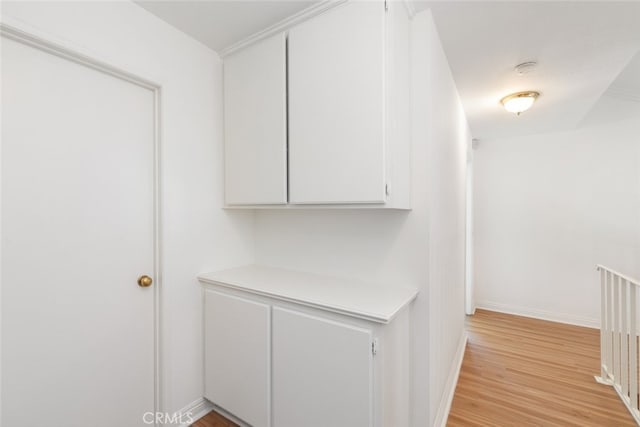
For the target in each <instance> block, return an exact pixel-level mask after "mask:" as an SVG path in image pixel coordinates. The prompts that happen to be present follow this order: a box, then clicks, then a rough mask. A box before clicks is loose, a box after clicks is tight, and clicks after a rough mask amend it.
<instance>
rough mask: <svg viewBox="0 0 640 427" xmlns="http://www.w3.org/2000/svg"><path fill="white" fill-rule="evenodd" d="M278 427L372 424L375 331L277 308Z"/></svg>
mask: <svg viewBox="0 0 640 427" xmlns="http://www.w3.org/2000/svg"><path fill="white" fill-rule="evenodd" d="M272 340H273V372H272V375H273V376H272V380H273V396H272V399H273V424H274V427H329V426H331V427H370V426H372V425H373V402H372V399H373V359H372V357H373V356H372V353H371V343H372V333H371V331H370V330H367V329H362V328H358V327H354V326H351V325H346V324H342V323H337V322H333V321H329V320H326V319H322V318H319V317H314V316H310V315H307V314H303V313H299V312H295V311H291V310H286V309H281V308H278V307H274V308H273V329H272Z"/></svg>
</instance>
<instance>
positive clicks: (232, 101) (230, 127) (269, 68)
mask: <svg viewBox="0 0 640 427" xmlns="http://www.w3.org/2000/svg"><path fill="white" fill-rule="evenodd" d="M286 79H287V77H286V39H285V35H284V34H277V35H276V36H273V37H270V38H268V39H265V40H262V41H260V42H258V43H256V44H254V45H252V46H249V47H248V48H246V49H243V50H241V51H238V52H236V53H234V54H232V55H230V56H228V57H226V58H225V59H224V116H225V199H226V203H227V205H247V204H257V205H261V204H284V203H287V123H286V114H287V113H286V111H287V110H286V109H287V106H286V82H287V80H286Z"/></svg>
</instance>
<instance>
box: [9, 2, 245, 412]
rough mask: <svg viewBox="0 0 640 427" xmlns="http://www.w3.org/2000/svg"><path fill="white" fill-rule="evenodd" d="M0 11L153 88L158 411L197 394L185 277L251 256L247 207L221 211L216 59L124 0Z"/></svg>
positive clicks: (190, 280) (191, 290)
mask: <svg viewBox="0 0 640 427" xmlns="http://www.w3.org/2000/svg"><path fill="white" fill-rule="evenodd" d="M2 14H3V16H2V19H3V21H5V22H9V21H11V22H14V23H18V24H20V26H24V27H30V28H32V29H33V31H35V32H37V33H38V34H45V35H48V36H51V37H52V38H53V39H54V40H58V41H62V42H63V43H64V44H68V45H72V46H77V47H78V48H79V49H81V50H82V51H84V52H87V53H90V54H91V55H92V56H94V57H96V58H98V59H101V60H103V61H105V62H107V63H110V64H111V65H114V66H116V67H119V68H121V69H124V70H126V71H129V72H131V73H134V74H137V75H139V76H141V77H144V78H147V79H149V80H152V81H154V82H156V83H159V84H161V85H162V95H161V96H162V99H161V102H162V107H161V108H162V113H163V114H162V128H163V134H162V143H161V151H162V153H161V155H162V166H161V167H162V171H161V181H162V184H161V185H162V227H161V232H162V238H163V242H162V251H163V254H162V257H163V259H162V263H163V264H162V280H163V288H162V290H161V295H162V358H163V378H162V381H163V384H162V389H163V408H162V410H164V411H170V412H172V411H176V410H178V409H181V408H183V407H185V406H186V405H187V404H189V403H191V402H193V401H195V400H197V399H199V398H200V397H201V396H202V393H203V372H202V366H203V361H202V331H201V324H202V322H201V316H202V310H201V304H202V303H201V294H200V287H199V285H198V282H197V281H196V279H195V277H196V275H197V274H198V273H200V272H203V271H211V270H215V269H220V268H226V267H231V266H235V265H241V264H246V263H250V262H252V260H253V231H252V229H253V215H252V213H251V212H233V213H231V212H225V211H223V210H222V209H221V206H222V205H223V181H222V179H223V174H222V172H223V170H222V165H223V163H222V154H223V153H222V96H221V93H222V79H221V73H222V67H221V61H220V59H219V58H218V56H217V54H216V53H215V52H213V51H211V50H210V49H208V48H206V47H205V46H203V45H201V44H200V43H198V42H196V41H194V40H193V39H191V38H189V37H187V36H186V35H184V34H183V33H181V32H179V31H177V30H175V29H174V28H173V27H170V26H169V25H168V24H166V23H164V22H163V21H161V20H159V19H158V18H156V17H154V16H153V15H150V14H149V13H147V12H146V11H144V10H143V9H142V8H140V7H138V6H136V5H135V4H133V3H129V2H85V3H82V2H59V3H58V2H41V3H35V2H19V3H12V2H3V4H2ZM150 362H151V361H150Z"/></svg>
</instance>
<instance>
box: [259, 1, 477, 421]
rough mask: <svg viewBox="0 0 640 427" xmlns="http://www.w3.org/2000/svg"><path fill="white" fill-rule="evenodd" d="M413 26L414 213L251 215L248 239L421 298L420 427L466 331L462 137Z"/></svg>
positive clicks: (418, 20)
mask: <svg viewBox="0 0 640 427" xmlns="http://www.w3.org/2000/svg"><path fill="white" fill-rule="evenodd" d="M413 27H414V28H413V40H412V43H413V47H414V52H413V59H414V63H415V67H414V78H413V85H414V86H413V92H412V93H413V95H412V96H413V98H414V115H413V122H414V128H413V145H412V165H411V166H412V183H413V194H412V198H413V202H412V205H413V210H412V211H410V212H406V211H370V210H313V211H311V210H309V211H303V210H296V211H293V210H288V211H258V212H257V213H256V231H255V232H256V262H258V263H260V264H265V265H272V266H278V267H283V268H291V269H298V270H303V271H310V272H318V273H324V274H333V275H340V276H346V277H354V278H359V279H363V280H370V281H376V282H381V283H388V284H391V285H398V286H406V285H409V286H414V287H417V288H419V289H420V290H421V292H420V295H419V296H418V299H417V300H416V302H415V303H414V306H413V308H412V319H413V322H414V326H413V327H414V331H413V354H412V357H413V369H412V377H413V380H414V384H413V394H414V399H413V414H412V419H413V420H412V425H413V426H416V427H418V426H420V427H423V426H426V425H431V423H432V421H433V419H434V417H435V412H436V408H437V406H438V404H439V403H440V399H441V395H442V393H443V390H444V382H445V380H446V378H447V375H448V373H449V370H450V366H451V364H452V360H453V355H454V353H455V350H456V346H457V344H458V341H459V339H460V336H461V334H462V329H463V319H464V306H463V304H464V302H463V301H464V296H463V295H464V287H463V284H464V182H465V147H466V144H467V139H468V138H469V135H468V132H467V124H466V121H465V118H464V115H463V113H462V110H461V107H460V103H459V101H458V97H457V92H456V89H455V86H454V84H453V80H452V77H451V74H450V72H449V68H448V65H447V62H446V58H445V57H444V53H443V52H442V48H441V47H440V43H439V40H438V37H437V34H436V32H435V27H434V25H433V22H432V20H431V15H430V13H428V12H423V13H420V14H418V15H417V16H416V17H415V18H414V22H413ZM430 361H431V362H430Z"/></svg>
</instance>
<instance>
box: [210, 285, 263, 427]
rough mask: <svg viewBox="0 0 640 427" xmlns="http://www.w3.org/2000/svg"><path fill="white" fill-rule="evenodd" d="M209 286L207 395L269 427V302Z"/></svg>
mask: <svg viewBox="0 0 640 427" xmlns="http://www.w3.org/2000/svg"><path fill="white" fill-rule="evenodd" d="M204 292H205V297H204V301H205V306H204V315H205V318H204V321H205V324H204V329H205V340H204V342H205V349H204V350H205V397H206V398H207V399H209V400H210V401H212V402H213V403H214V404H216V405H218V406H220V407H221V408H223V409H225V410H226V411H228V412H230V413H231V414H233V415H235V416H236V417H238V418H240V419H242V420H243V421H246V422H247V423H249V424H251V425H252V426H253V427H267V426H269V425H270V399H269V394H270V379H269V378H270V376H269V374H270V372H269V369H270V343H269V338H270V331H269V327H270V322H269V317H270V316H269V314H270V313H269V311H270V307H269V306H268V305H265V304H260V303H257V302H254V301H249V300H246V299H243V298H238V297H235V296H230V295H223V294H221V293H218V292H214V291H210V290H205V291H204Z"/></svg>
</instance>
